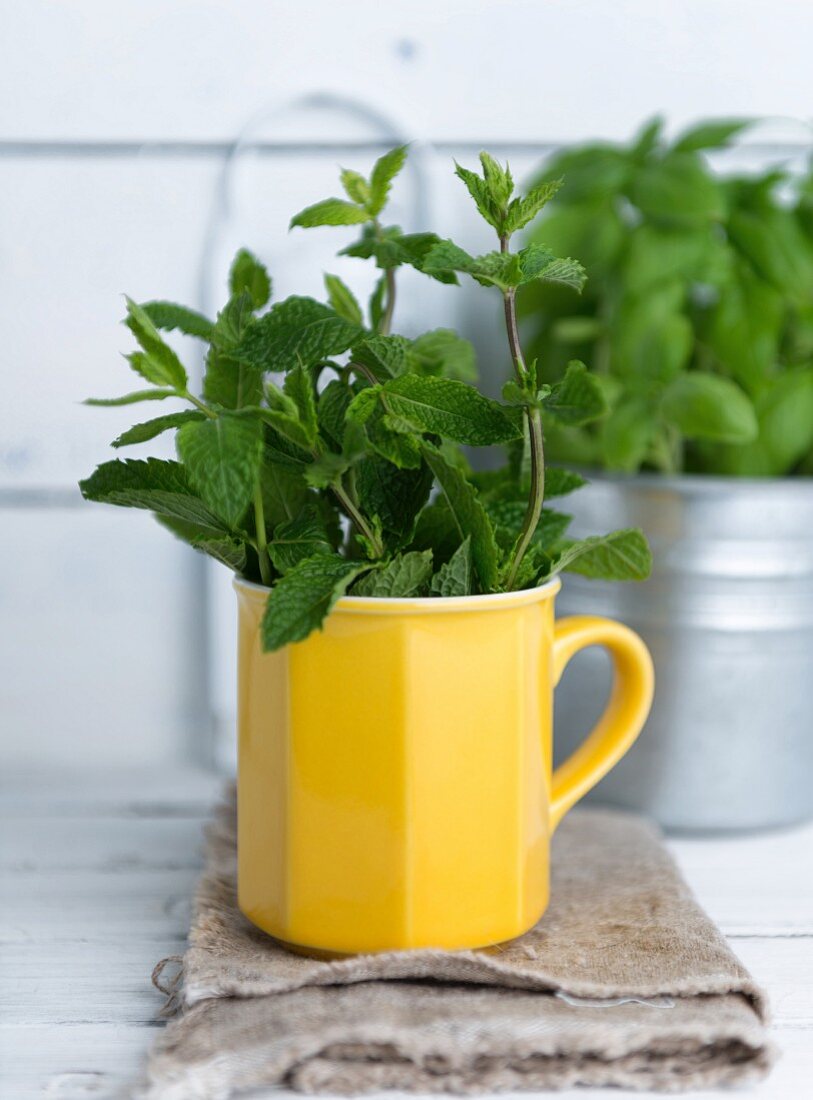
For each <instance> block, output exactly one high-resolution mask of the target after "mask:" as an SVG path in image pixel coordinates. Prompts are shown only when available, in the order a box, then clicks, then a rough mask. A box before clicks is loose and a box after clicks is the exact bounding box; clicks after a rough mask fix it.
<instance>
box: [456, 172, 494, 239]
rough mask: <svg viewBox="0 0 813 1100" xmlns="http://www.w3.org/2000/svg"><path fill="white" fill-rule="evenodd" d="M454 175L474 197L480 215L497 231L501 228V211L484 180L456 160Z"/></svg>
mask: <svg viewBox="0 0 813 1100" xmlns="http://www.w3.org/2000/svg"><path fill="white" fill-rule="evenodd" d="M455 175H456V176H457V178H458V179H460V180H462V181H463V183H464V184H465V185H466V190H467V191H468V193H469V194H470V195H471V197H472V198H473V199H474V205H475V206H476V207H477V210H478V212H479V213H480V215H481V216H482V217H483V218H484V219H485V220H486V221H487V222H488V224H489V225H490V226H492V228H493V229H496V230H497V232H498V233H499V232H500V231H501V229H502V223H503V211H502V210H501V209H500V207H499V206H498V205H497V204H496V203H495V202H494V200H493V198H492V195H491V190H490V188H489V186H488V184H487V183H486V181H485V180H484V179H481V178H480V176H478V175H477V173H476V172H472V171H471V169H469V168H464V167H463V166H462V165H461V164H458V163H457V161H455Z"/></svg>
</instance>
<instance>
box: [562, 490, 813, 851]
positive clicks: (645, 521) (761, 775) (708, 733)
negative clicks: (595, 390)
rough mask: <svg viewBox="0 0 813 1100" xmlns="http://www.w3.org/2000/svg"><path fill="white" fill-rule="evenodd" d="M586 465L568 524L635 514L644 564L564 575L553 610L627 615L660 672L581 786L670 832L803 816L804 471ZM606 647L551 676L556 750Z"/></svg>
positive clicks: (808, 707)
mask: <svg viewBox="0 0 813 1100" xmlns="http://www.w3.org/2000/svg"><path fill="white" fill-rule="evenodd" d="M591 476H592V477H593V481H592V482H591V484H590V485H589V486H587V487H585V488H584V489H582V490H580V491H579V493H577V494H576V496H574V497H573V500H572V505H573V506H572V508H571V511H572V512H573V513H574V515H575V520H574V524H573V532H574V533H575V534H576V535H579V536H580V535H584V534H593V533H596V532H603V531H609V530H611V529H613V528H616V527H632V526H640V527H642V528H643V529H644V531H645V532H646V534H647V536H648V537H649V540H650V542H651V544H652V549H653V553H654V558H655V565H654V569H653V574H652V577H651V579H650V580H648V581H646V582H644V583H641V584H634V583H625V584H605V583H598V582H596V581H588V580H584V579H582V578H581V577H577V576H573V575H570V576H568V577H566V579H565V584H564V587H563V590H562V593H561V595H560V597H559V608H558V610H559V612H560V613H564V614H598V615H608V616H610V617H612V618H618V619H620V620H621V621H622V622H624V623H626V624H627V625H628V626H631V627H632V628H633V630H636V631H638V633H639V634H641V636H642V637H643V638H644V640H645V641H646V643H647V644H648V646H649V648H650V650H651V652H652V656H653V658H654V661H655V676H656V687H655V703H654V706H653V709H652V714H651V717H650V719H649V721H648V723H647V725H646V727H645V729H644V732H643V733H642V734H641V736H640V738H639V740H638V742H637V744H636V745H635V746H634V747H633V749H632V750H631V751H630V752H629V753H628V755H627V756H626V757H625V758H624V759H623V760H622V761H621V763H620V764H619V765H618V766H617V767H616V768H614V770H613V771H612V772H610V774H609V775H608V776H607V778H606V779H604V780H603V781H602V782H601V783H600V784H599V786H598V787H597V788H596V789H595V791H594V792H593V795H592V798H593V799H594V800H595V801H600V802H604V803H610V804H613V805H616V806H623V807H627V808H630V809H634V810H639V811H642V812H645V813H647V814H649V815H651V816H652V817H654V818H656V819H657V820H658V821H660V822H661V824H663V825H664V826H665V827H667V828H669V829H674V830H681V831H686V830H691V831H704V832H709V831H725V830H741V829H759V828H768V827H772V826H780V825H786V824H789V823H792V822H796V821H802V820H804V819H806V818H809V817H811V816H813V481H811V480H809V479H808V480H805V479H799V480H792V479H781V480H779V479H777V480H774V479H765V480H750V479H748V480H744V479H742V480H741V479H728V478H716V477H675V478H662V477H657V476H654V475H653V476H646V475H643V476H637V477H630V478H623V477H610V476H605V475H601V474H599V475H591ZM568 503H570V502H568ZM605 660H606V659H605V657H604V655H603V654H602V653H600V652H598V651H595V650H588V651H587V652H586V653H585V654H584V655H582V657H581V658H579V659H578V660H577V661H575V662H573V668H572V669H571V670H569V671H568V673H566V675H565V677H564V678H563V680H562V683H561V684H560V686H559V688H558V689H557V692H556V742H557V756H558V757H563V756H565V755H566V754H567V753H569V752H570V751H572V749H573V746H574V745H575V744H576V743H578V741H579V740H581V739H582V738H583V736H584V734H585V732H586V730H588V729H589V728H590V725H591V724H592V722H593V721H594V719H595V717H596V716H597V715H598V714H599V713H600V711H601V708H602V706H603V704H604V701H605V699H606V693H607V691H608V690H609V678H610V673H609V668H608V667H606V665H605Z"/></svg>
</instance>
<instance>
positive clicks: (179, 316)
mask: <svg viewBox="0 0 813 1100" xmlns="http://www.w3.org/2000/svg"><path fill="white" fill-rule="evenodd" d="M141 308H142V309H143V310H144V312H145V313H146V314H147V316H148V317H149V319H150V320H151V321H152V323H153V324H154V325H155V327H156V328H157V329H162V330H163V331H164V332H173V331H174V330H175V329H177V330H178V331H179V332H183V333H185V334H186V335H187V336H197V337H199V338H200V339H201V340H208V339H209V338H210V337H211V335H212V329H213V328H214V323H213V322H212V321H210V320H209V318H208V317H204V316H203V314H202V313H198V312H197V311H196V310H194V309H188V308H187V307H186V306H179V305H176V304H175V302H144V304H143V305H142V307H141Z"/></svg>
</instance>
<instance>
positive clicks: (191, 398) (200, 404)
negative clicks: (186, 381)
mask: <svg viewBox="0 0 813 1100" xmlns="http://www.w3.org/2000/svg"><path fill="white" fill-rule="evenodd" d="M183 396H184V397H185V398H186V400H187V401H191V402H192V404H193V405H194V406H195V408H196V409H200V411H201V412H202V413H204V414H205V415H206V416H208V417H209V419H210V420H217V413H214V412H212V410H211V409H209V408H207V406H206V405H204V404H203V402H202V401H199V400H198V399H197V397H195V395H194V394H193V393H190V392H189V390H185V391H184V394H183Z"/></svg>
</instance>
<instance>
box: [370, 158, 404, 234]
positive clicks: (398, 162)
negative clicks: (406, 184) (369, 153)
mask: <svg viewBox="0 0 813 1100" xmlns="http://www.w3.org/2000/svg"><path fill="white" fill-rule="evenodd" d="M406 156H407V146H406V145H400V146H398V148H397V149H391V150H390V151H389V152H388V153H385V154H384V155H383V157H379V158H378V160H377V161H376V162H375V165H374V166H373V171H372V174H371V176H370V200H369V202H368V203H367V211H368V213H369V214H372V215H373V216H374V217H376V216H377V215H378V214H380V213H381V211H382V210H383V209H384V207H385V206H386V204H387V198H388V196H389V193H390V186H391V185H392V181H393V180H394V179H395V177H396V176H397V175H398V173H399V172H400V171H401V169H402V168H403V166H404V161H405V160H406Z"/></svg>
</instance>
